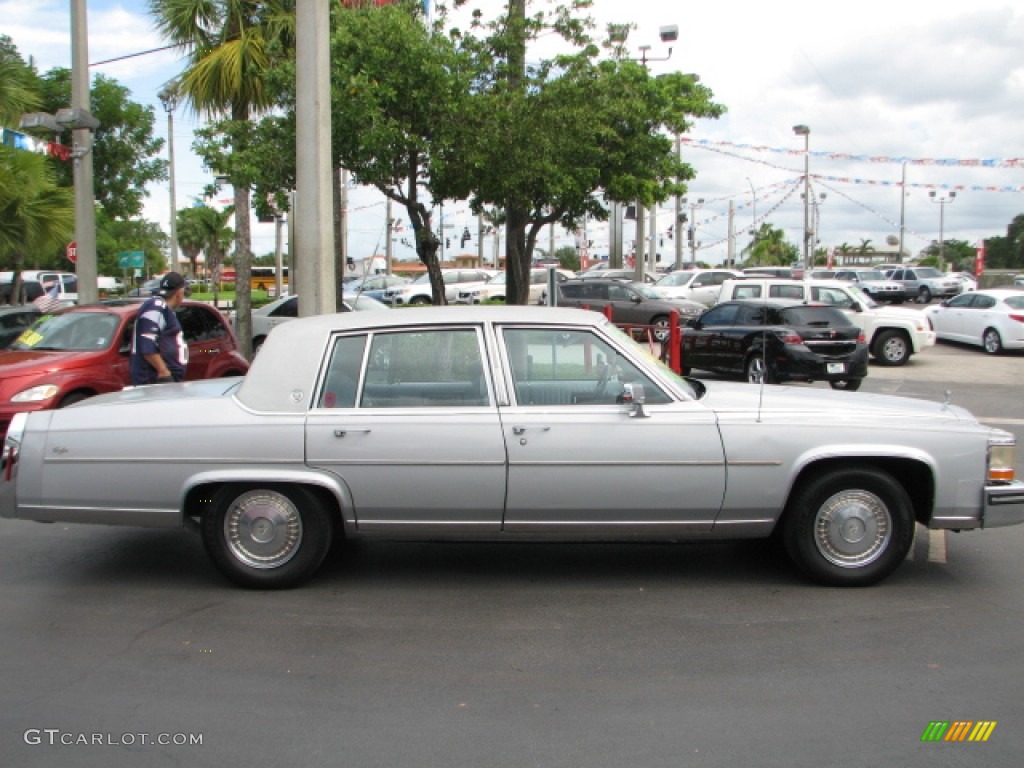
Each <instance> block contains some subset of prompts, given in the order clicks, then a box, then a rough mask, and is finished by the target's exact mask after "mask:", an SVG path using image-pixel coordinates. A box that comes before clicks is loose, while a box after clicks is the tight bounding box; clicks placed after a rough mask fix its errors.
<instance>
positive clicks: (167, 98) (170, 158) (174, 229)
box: [157, 88, 281, 296]
mask: <svg viewBox="0 0 1024 768" xmlns="http://www.w3.org/2000/svg"><path fill="white" fill-rule="evenodd" d="M157 97H158V98H159V99H160V103H161V104H163V105H164V109H165V110H166V111H167V166H168V172H169V175H170V182H171V269H174V270H176V269H177V268H178V221H177V219H178V204H177V198H176V196H175V194H174V108H175V106H177V104H178V97H177V95H176V94H174V93H173V92H172V91H171V90H170V89H168V88H164V89H163V90H161V91H160V93H158V94H157ZM192 277H198V275H192ZM277 295H278V296H280V295H281V294H280V292H278V294H277Z"/></svg>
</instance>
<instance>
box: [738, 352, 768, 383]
mask: <svg viewBox="0 0 1024 768" xmlns="http://www.w3.org/2000/svg"><path fill="white" fill-rule="evenodd" d="M743 373H744V376H745V377H746V379H747V381H749V382H750V383H751V384H774V383H775V381H776V378H775V373H774V372H773V371H772V369H771V366H770V365H768V364H767V362H766V361H765V359H764V355H758V354H754V355H751V356H750V357H748V358H747V362H746V363H744V365H743Z"/></svg>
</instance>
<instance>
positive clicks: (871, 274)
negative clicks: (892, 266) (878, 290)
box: [857, 269, 886, 280]
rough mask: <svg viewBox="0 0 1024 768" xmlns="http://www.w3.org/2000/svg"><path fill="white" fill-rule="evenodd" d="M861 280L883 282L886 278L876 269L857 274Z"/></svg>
mask: <svg viewBox="0 0 1024 768" xmlns="http://www.w3.org/2000/svg"><path fill="white" fill-rule="evenodd" d="M857 277H859V278H860V279H861V280H885V279H886V277H885V275H883V274H882V273H881V271H880V270H877V269H865V270H862V271H860V272H858V273H857Z"/></svg>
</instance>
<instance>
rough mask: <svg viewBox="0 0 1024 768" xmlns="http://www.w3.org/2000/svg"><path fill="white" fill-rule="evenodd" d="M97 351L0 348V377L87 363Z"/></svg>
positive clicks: (51, 370) (58, 369)
mask: <svg viewBox="0 0 1024 768" xmlns="http://www.w3.org/2000/svg"><path fill="white" fill-rule="evenodd" d="M103 352H106V350H103ZM96 356H97V352H93V351H81V352H56V351H55V352H47V351H45V350H32V349H5V350H0V379H12V378H15V377H18V376H28V375H36V374H40V373H50V372H53V371H62V370H67V369H68V368H76V367H78V366H80V365H87V364H89V363H91V362H92V361H93V360H95V359H96Z"/></svg>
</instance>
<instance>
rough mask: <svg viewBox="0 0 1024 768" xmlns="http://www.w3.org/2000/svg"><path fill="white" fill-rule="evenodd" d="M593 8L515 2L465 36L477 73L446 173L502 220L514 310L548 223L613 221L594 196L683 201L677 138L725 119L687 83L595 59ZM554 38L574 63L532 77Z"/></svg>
mask: <svg viewBox="0 0 1024 768" xmlns="http://www.w3.org/2000/svg"><path fill="white" fill-rule="evenodd" d="M588 5H589V3H588V2H571V3H567V4H566V5H564V6H558V7H556V8H554V10H553V12H552V13H550V14H548V13H543V12H540V13H535V14H533V15H529V16H528V15H527V13H526V6H527V3H526V2H525V0H516V2H511V3H509V7H508V13H507V15H503V16H501V17H499V18H498V19H495V20H493V21H490V22H486V23H485V22H483V21H480V22H478V23H477V24H476V25H475V27H474V31H475V32H478V33H480V34H481V35H482V36H481V37H480V38H479V39H476V38H469V37H468V36H466V38H465V40H466V42H465V45H466V48H467V49H469V50H472V51H473V52H474V54H475V56H476V57H477V61H478V64H477V70H478V71H479V72H480V73H481V74H480V80H479V83H478V88H477V90H476V91H475V92H474V96H473V98H472V99H471V101H470V103H469V105H468V109H469V111H468V113H467V115H466V116H464V117H463V119H462V120H460V121H459V122H458V123H457V127H459V128H461V133H460V134H459V135H458V137H457V140H456V141H453V142H452V147H453V149H454V151H453V153H452V155H451V156H450V157H448V158H447V159H446V162H445V163H444V168H445V170H446V172H449V173H452V174H453V175H455V176H459V177H461V178H464V179H466V180H468V185H469V187H470V190H471V192H472V201H473V205H474V207H475V208H476V209H479V208H481V207H483V206H485V205H497V206H500V207H502V208H503V209H504V211H505V216H506V249H507V250H506V268H507V270H508V275H509V277H508V289H509V292H508V300H509V302H510V303H524V302H525V301H526V300H527V296H528V291H529V269H530V264H531V261H532V256H533V251H534V248H535V247H536V242H537V238H538V236H539V234H540V232H541V230H542V229H543V228H544V227H545V226H546V225H548V224H551V223H554V222H557V223H560V224H561V225H562V226H563V227H565V228H567V229H576V228H578V225H579V223H580V221H581V220H582V219H583V217H585V216H589V217H592V218H595V219H597V220H605V219H607V217H608V211H607V209H606V208H605V206H604V204H603V202H602V201H601V199H600V198H599V196H598V195H597V194H596V193H598V192H602V193H603V196H604V198H605V199H607V200H613V201H617V202H630V201H636V200H639V201H640V202H641V203H643V204H644V205H653V204H654V203H656V202H661V201H664V200H666V199H668V198H669V197H670V196H672V195H674V194H677V193H679V194H682V193H683V192H685V189H686V188H685V183H684V182H685V180H687V179H690V178H693V176H694V172H693V169H692V168H690V167H689V166H688V165H686V164H683V163H680V162H679V160H678V159H677V157H676V153H675V151H674V146H673V141H672V138H671V136H672V135H675V134H680V133H683V132H685V131H686V130H687V129H688V128H689V127H690V125H691V122H690V121H691V119H692V118H693V117H717V116H718V115H720V114H721V113H722V112H723V111H724V109H723V108H722V107H721V106H719V105H717V104H714V103H713V102H712V101H711V97H712V94H711V91H710V90H708V89H707V88H705V87H703V86H701V85H699V84H698V78H696V77H694V76H692V75H684V74H680V73H672V74H669V75H664V76H662V77H651V76H650V75H649V73H648V72H647V70H646V68H644V67H643V66H641V65H640V64H638V63H637V62H634V61H631V60H628V59H626V58H624V56H622V55H621V54H622V51H621V49H615V50H613V51H612V52H613V54H615V56H613V58H610V59H603V60H602V59H599V54H600V50H599V48H598V46H597V45H595V44H594V42H593V41H592V40H591V38H590V37H589V31H588V30H589V28H590V26H591V23H590V20H589V19H588V18H586V17H583V16H580V15H579V14H580V12H581V11H583V10H584V9H585V8H586V7H587V6H588ZM552 32H554V33H557V34H560V35H561V36H562V37H563V38H564V39H565V40H566V41H567V42H568V43H569V44H570V45H572V46H575V50H576V53H574V54H572V55H563V56H558V57H555V58H553V59H551V60H545V61H541V62H539V63H537V64H534V65H531V66H529V67H528V66H527V65H526V62H525V46H526V43H527V41H529V40H531V39H535V38H536V37H537V36H539V35H541V34H550V33H552Z"/></svg>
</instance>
